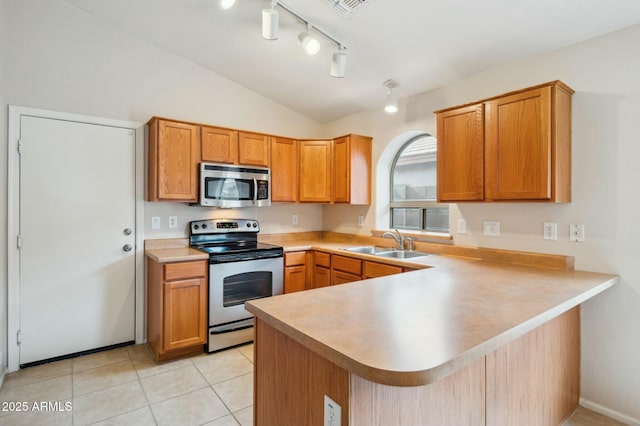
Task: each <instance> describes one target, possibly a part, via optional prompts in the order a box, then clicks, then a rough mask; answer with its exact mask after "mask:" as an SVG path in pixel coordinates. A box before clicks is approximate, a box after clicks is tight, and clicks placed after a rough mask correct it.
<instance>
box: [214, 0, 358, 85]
mask: <svg viewBox="0 0 640 426" xmlns="http://www.w3.org/2000/svg"><path fill="white" fill-rule="evenodd" d="M221 1H224V0H221ZM276 7H279V8H280V9H282V10H284V11H285V12H287V13H288V14H290V15H292V16H293V17H294V18H296V19H297V20H299V21H301V22H302V23H303V24H304V25H305V26H306V29H305V31H303V32H301V33H300V34H299V35H298V42H299V43H300V45H301V46H302V48H303V49H304V51H305V52H307V54H309V55H315V54H316V53H318V52H319V51H320V41H318V39H317V38H316V37H314V35H312V34H311V30H312V29H313V32H314V34H316V33H317V34H320V35H322V36H324V37H325V38H327V39H329V40H331V41H332V42H334V43H335V44H336V45H337V46H338V50H337V51H336V52H335V53H333V54H332V56H331V72H330V74H331V76H332V77H338V78H342V77H344V74H345V69H346V65H347V53H346V47H345V46H344V44H342V43H340V42H339V41H337V40H336V39H335V38H333V37H331V36H330V35H329V34H327V33H326V32H325V31H323V30H321V29H320V28H318V27H316V26H315V25H313V24H311V22H309V20H307V19H305V18H303V17H302V16H300V15H299V14H298V13H296V12H294V11H293V10H291V9H290V8H289V6H287V5H286V4H284V3H283V2H281V1H280V0H272V1H271V9H263V10H262V37H263V38H265V39H267V40H277V39H278V11H277V10H276Z"/></svg>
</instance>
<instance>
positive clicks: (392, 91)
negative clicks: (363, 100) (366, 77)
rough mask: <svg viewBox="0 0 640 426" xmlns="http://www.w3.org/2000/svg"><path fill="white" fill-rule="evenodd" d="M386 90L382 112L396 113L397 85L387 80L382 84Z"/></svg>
mask: <svg viewBox="0 0 640 426" xmlns="http://www.w3.org/2000/svg"><path fill="white" fill-rule="evenodd" d="M382 85H383V86H384V87H386V88H387V102H386V103H385V105H384V110H385V111H386V112H388V113H389V114H394V113H396V112H398V91H397V90H396V88H397V87H398V83H396V82H395V81H393V80H387V81H385V82H384V83H382Z"/></svg>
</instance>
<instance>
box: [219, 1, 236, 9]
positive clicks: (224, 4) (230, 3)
mask: <svg viewBox="0 0 640 426" xmlns="http://www.w3.org/2000/svg"><path fill="white" fill-rule="evenodd" d="M235 2H236V0H220V7H221V8H223V9H225V10H226V9H231V7H233V4H234V3H235Z"/></svg>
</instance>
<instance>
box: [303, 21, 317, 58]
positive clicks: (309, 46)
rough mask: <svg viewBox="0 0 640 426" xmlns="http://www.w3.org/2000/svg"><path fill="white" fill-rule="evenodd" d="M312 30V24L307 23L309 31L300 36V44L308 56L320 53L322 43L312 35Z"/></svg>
mask: <svg viewBox="0 0 640 426" xmlns="http://www.w3.org/2000/svg"><path fill="white" fill-rule="evenodd" d="M312 28H313V27H312V26H311V24H310V23H308V22H307V29H306V30H305V31H303V32H301V33H300V34H298V42H299V43H300V45H301V46H302V48H303V49H304V51H305V52H307V54H308V55H315V54H316V53H318V52H319V51H320V42H319V41H318V39H317V38H315V37H314V36H312V35H311V29H312Z"/></svg>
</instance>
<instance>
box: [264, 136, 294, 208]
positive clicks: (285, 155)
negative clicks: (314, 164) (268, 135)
mask: <svg viewBox="0 0 640 426" xmlns="http://www.w3.org/2000/svg"><path fill="white" fill-rule="evenodd" d="M298 184H299V182H298V141H297V140H294V139H287V138H278V137H274V138H272V139H271V201H276V202H296V201H298Z"/></svg>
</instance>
